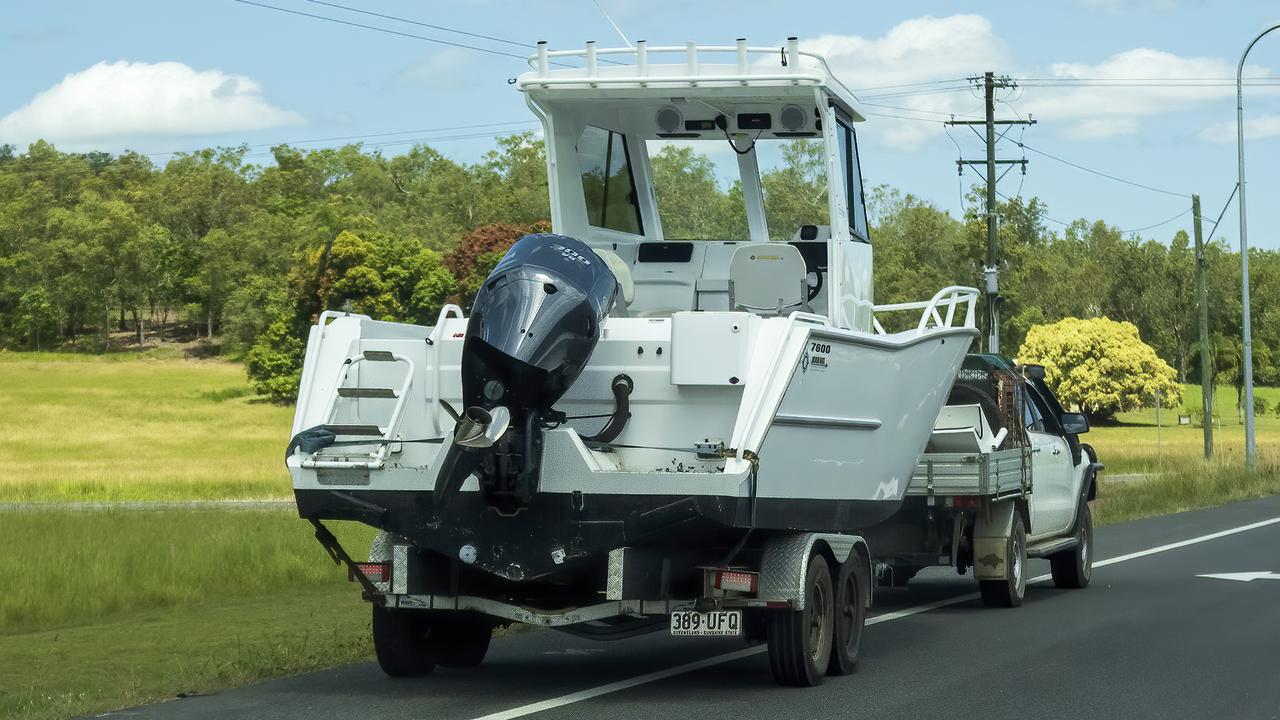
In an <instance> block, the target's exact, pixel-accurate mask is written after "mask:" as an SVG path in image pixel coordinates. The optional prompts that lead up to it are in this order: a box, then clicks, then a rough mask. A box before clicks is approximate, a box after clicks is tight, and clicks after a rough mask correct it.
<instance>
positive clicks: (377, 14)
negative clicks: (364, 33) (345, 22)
mask: <svg viewBox="0 0 1280 720" xmlns="http://www.w3.org/2000/svg"><path fill="white" fill-rule="evenodd" d="M307 2H309V3H312V4H313V5H325V6H328V7H331V8H337V9H339V10H346V11H347V12H353V13H360V14H361V15H370V16H373V17H380V18H383V19H386V20H395V21H396V22H402V23H408V24H410V25H417V26H419V27H425V28H431V29H432V30H443V31H444V32H451V33H457V34H458V35H467V36H469V37H473V38H480V39H481V40H492V41H493V42H498V43H505V44H507V45H515V46H516V47H523V48H532V47H533V46H534V43H526V42H518V41H516V40H506V39H504V38H500V37H494V36H492V35H482V34H480V33H473V32H468V31H466V30H459V29H457V28H451V27H445V26H444V25H432V24H431V23H425V22H420V21H418V20H410V19H409V18H402V17H397V16H395V15H387V14H385V13H380V12H373V11H372V10H361V9H360V8H353V7H348V6H346V5H339V4H338V3H332V2H325V0H307Z"/></svg>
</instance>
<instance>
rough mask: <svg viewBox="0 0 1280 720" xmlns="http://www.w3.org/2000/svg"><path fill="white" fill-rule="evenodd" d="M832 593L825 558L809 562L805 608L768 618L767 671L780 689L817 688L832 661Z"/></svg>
mask: <svg viewBox="0 0 1280 720" xmlns="http://www.w3.org/2000/svg"><path fill="white" fill-rule="evenodd" d="M834 624H835V592H834V588H833V587H832V582H831V570H830V569H829V567H828V565H827V561H826V558H824V557H822V556H821V555H814V556H813V557H811V558H809V570H808V572H807V573H806V574H805V593H804V607H803V608H801V609H799V610H778V611H774V612H772V613H770V614H769V617H768V619H767V621H766V625H765V635H766V636H767V639H768V643H769V669H770V670H772V671H773V677H774V679H775V680H777V681H778V684H780V685H790V686H793V687H812V686H814V685H820V684H821V683H822V678H823V675H824V673H825V672H826V670H827V665H828V664H829V663H830V660H831V652H832V650H831V641H832V639H833V632H832V626H833V625H834Z"/></svg>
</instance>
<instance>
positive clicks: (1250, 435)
mask: <svg viewBox="0 0 1280 720" xmlns="http://www.w3.org/2000/svg"><path fill="white" fill-rule="evenodd" d="M1272 30H1280V25H1272V26H1271V27H1269V28H1267V29H1266V30H1263V31H1262V32H1260V33H1258V36H1257V37H1255V38H1254V39H1253V41H1252V42H1250V43H1249V45H1248V47H1246V48H1245V49H1244V53H1243V54H1242V55H1241V56H1240V64H1239V65H1237V66H1236V154H1237V156H1238V157H1237V160H1238V173H1239V177H1238V179H1237V181H1238V182H1239V183H1240V185H1239V187H1240V298H1241V301H1242V302H1243V304H1244V453H1245V465H1246V467H1248V469H1249V472H1253V471H1254V470H1256V469H1257V468H1258V438H1257V435H1256V434H1255V433H1254V428H1253V328H1252V324H1251V322H1250V320H1249V226H1248V220H1247V219H1246V216H1245V203H1244V60H1245V58H1247V57H1249V51H1250V50H1252V49H1253V46H1254V45H1257V44H1258V41H1259V40H1261V39H1262V37H1263V36H1264V35H1266V34H1267V33H1269V32H1271V31H1272Z"/></svg>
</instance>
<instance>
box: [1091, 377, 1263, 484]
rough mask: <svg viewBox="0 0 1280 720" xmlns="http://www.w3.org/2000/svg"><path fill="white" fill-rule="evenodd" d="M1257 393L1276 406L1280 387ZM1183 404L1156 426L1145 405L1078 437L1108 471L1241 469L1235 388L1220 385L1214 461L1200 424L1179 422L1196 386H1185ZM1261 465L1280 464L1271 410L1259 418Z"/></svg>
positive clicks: (1196, 396)
mask: <svg viewBox="0 0 1280 720" xmlns="http://www.w3.org/2000/svg"><path fill="white" fill-rule="evenodd" d="M1256 394H1257V396H1258V397H1261V398H1264V399H1266V400H1267V401H1268V405H1269V406H1271V407H1275V405H1276V404H1277V403H1280V388H1270V387H1265V388H1256ZM1182 397H1183V406H1182V407H1175V408H1172V409H1170V408H1165V409H1163V410H1162V411H1161V413H1160V424H1159V426H1157V425H1156V411H1155V409H1154V408H1145V409H1143V410H1138V411H1136V412H1130V413H1121V414H1120V416H1119V417H1118V418H1117V420H1118V424H1116V425H1105V426H1097V427H1094V428H1093V429H1092V430H1091V431H1090V432H1089V434H1088V435H1087V436H1085V437H1084V438H1082V439H1083V440H1085V441H1086V442H1088V443H1091V444H1092V445H1093V446H1094V448H1095V449H1096V450H1097V451H1098V458H1099V459H1100V460H1101V461H1102V462H1103V463H1105V464H1106V466H1107V472H1108V473H1109V474H1122V475H1127V474H1152V473H1174V474H1177V473H1183V472H1214V471H1216V469H1217V468H1235V469H1242V468H1243V467H1244V426H1243V425H1242V424H1241V422H1240V419H1239V417H1238V415H1237V414H1236V408H1235V397H1236V395H1235V390H1234V389H1232V388H1218V393H1217V397H1216V398H1215V404H1216V405H1217V412H1218V416H1219V418H1220V420H1221V423H1222V425H1221V427H1217V428H1214V459H1213V461H1212V462H1209V463H1206V462H1205V460H1204V432H1203V430H1202V428H1200V426H1198V425H1181V426H1180V425H1178V415H1180V414H1182V412H1183V407H1196V408H1198V407H1200V404H1201V403H1200V386H1199V385H1187V386H1185V389H1184V390H1183V394H1182ZM1256 427H1257V438H1258V456H1259V459H1260V463H1261V464H1263V465H1267V464H1280V417H1278V416H1276V415H1275V414H1274V411H1272V412H1271V413H1269V414H1266V415H1259V416H1257V425H1256Z"/></svg>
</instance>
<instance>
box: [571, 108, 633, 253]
mask: <svg viewBox="0 0 1280 720" xmlns="http://www.w3.org/2000/svg"><path fill="white" fill-rule="evenodd" d="M577 149H578V167H579V169H580V171H581V173H582V195H583V198H584V199H585V200H586V203H587V222H588V223H589V224H591V225H593V226H595V227H598V228H605V229H608V230H617V231H618V232H624V233H630V234H632V235H643V234H644V229H643V227H642V225H641V223H640V208H639V207H638V206H637V205H636V200H635V198H636V183H635V179H634V178H633V177H632V176H631V156H630V155H629V154H628V151H627V140H626V138H625V137H623V136H622V134H621V133H616V132H613V131H612V130H604V129H602V128H598V127H594V126H591V125H588V126H587V127H586V128H585V129H584V130H583V131H582V136H581V137H579V138H578V148H577Z"/></svg>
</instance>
